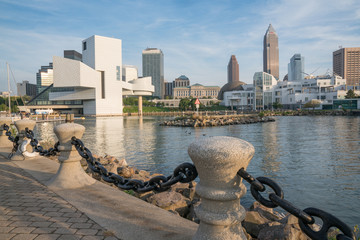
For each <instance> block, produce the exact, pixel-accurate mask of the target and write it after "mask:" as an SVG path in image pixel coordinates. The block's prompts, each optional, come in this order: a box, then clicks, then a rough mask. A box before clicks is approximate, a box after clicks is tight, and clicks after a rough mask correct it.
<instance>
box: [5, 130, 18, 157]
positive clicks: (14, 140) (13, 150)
mask: <svg viewBox="0 0 360 240" xmlns="http://www.w3.org/2000/svg"><path fill="white" fill-rule="evenodd" d="M3 128H4V130H5V131H6V133H5V134H6V136H8V139H9V140H10V141H11V142H12V143H13V148H12V150H11V153H9V155H8V159H10V158H11V157H12V156H13V155H14V154H15V153H16V151H17V150H18V148H19V136H15V137H14V136H12V135H11V131H10V126H8V125H6V124H3Z"/></svg>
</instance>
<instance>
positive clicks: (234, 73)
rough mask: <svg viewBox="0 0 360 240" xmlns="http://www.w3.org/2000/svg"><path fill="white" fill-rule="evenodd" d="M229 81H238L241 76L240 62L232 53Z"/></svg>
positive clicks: (229, 65)
mask: <svg viewBox="0 0 360 240" xmlns="http://www.w3.org/2000/svg"><path fill="white" fill-rule="evenodd" d="M227 69H228V74H227V75H228V83H232V82H238V81H239V80H240V78H239V64H238V62H237V60H236V57H235V55H231V57H230V61H229V64H228V67H227Z"/></svg>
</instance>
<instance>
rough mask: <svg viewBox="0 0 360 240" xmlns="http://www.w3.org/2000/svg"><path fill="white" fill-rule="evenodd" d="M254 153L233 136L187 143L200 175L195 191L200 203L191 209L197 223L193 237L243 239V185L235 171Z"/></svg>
mask: <svg viewBox="0 0 360 240" xmlns="http://www.w3.org/2000/svg"><path fill="white" fill-rule="evenodd" d="M254 152H255V149H254V147H253V146H252V145H251V144H250V143H248V142H246V141H243V140H241V139H238V138H233V137H210V138H203V139H201V140H197V141H195V142H193V143H192V144H191V145H190V146H189V149H188V153H189V156H190V158H191V159H192V161H193V162H194V164H195V166H196V169H197V171H198V174H199V178H200V182H199V184H197V186H196V193H197V194H198V195H199V196H200V198H201V204H200V205H199V207H198V208H196V209H195V213H196V215H197V217H198V218H199V219H200V224H199V227H198V230H197V232H196V233H195V235H194V237H193V239H194V240H200V239H201V240H205V239H206V240H220V239H221V240H225V239H226V240H232V239H236V240H238V239H246V236H245V234H244V232H243V230H242V226H241V221H242V220H244V218H245V209H244V207H243V206H241V205H240V198H241V197H242V196H243V195H244V194H245V193H246V188H245V186H244V184H243V183H242V182H241V178H240V177H239V176H238V175H237V172H238V171H239V170H240V169H241V168H244V169H246V167H247V166H248V164H249V162H250V160H251V158H252V157H253V155H254Z"/></svg>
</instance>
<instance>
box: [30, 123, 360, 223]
mask: <svg viewBox="0 0 360 240" xmlns="http://www.w3.org/2000/svg"><path fill="white" fill-rule="evenodd" d="M166 119H168V118H166V117H152V116H146V117H142V118H139V117H97V118H86V119H84V120H76V121H75V122H76V123H79V124H82V125H84V126H85V127H86V131H85V133H84V136H83V141H84V143H85V145H86V146H87V147H88V148H89V149H90V150H91V151H92V152H93V153H96V154H98V155H101V156H104V155H112V156H115V157H116V158H118V159H122V158H125V159H126V161H127V162H128V164H129V165H131V166H135V167H137V168H138V169H142V170H148V171H151V172H152V173H162V174H164V175H169V174H171V173H172V171H173V170H174V168H175V167H176V166H177V165H179V164H180V163H183V162H191V159H190V158H189V156H188V154H187V148H188V146H189V145H190V144H191V143H192V142H193V141H196V140H197V139H200V138H207V137H211V136H231V137H236V138H240V139H243V140H245V141H248V142H250V143H251V144H253V145H254V147H255V155H254V158H253V159H252V160H251V162H250V165H249V167H248V169H247V171H248V172H249V173H250V174H252V175H253V176H255V177H257V176H266V177H270V178H272V179H274V180H275V181H277V182H278V183H279V185H280V186H281V187H282V188H283V191H284V194H285V199H286V200H288V201H290V202H292V203H294V204H295V205H296V206H298V207H299V208H301V209H305V208H307V207H316V208H320V209H322V210H324V211H327V212H329V213H331V214H333V215H335V216H337V217H338V218H340V219H341V220H342V221H344V222H345V223H347V224H349V225H350V226H355V225H357V224H360V210H359V207H360V117H345V116H302V117H293V116H289V117H285V116H284V117H276V121H275V122H267V123H256V124H247V125H231V126H221V127H208V128H196V129H194V128H183V127H165V126H159V123H160V122H162V121H164V120H166ZM56 124H59V123H56V122H51V123H38V124H37V125H36V128H35V131H34V132H35V133H36V137H37V138H38V139H39V140H46V141H57V140H56V137H55V135H54V133H53V127H54V126H55V125H56ZM245 185H247V186H248V184H247V183H245ZM253 201H254V200H253V198H252V196H251V193H250V191H249V188H248V192H247V194H246V196H245V197H243V198H242V199H241V203H242V205H244V206H245V207H249V206H250V205H251V203H252V202H253Z"/></svg>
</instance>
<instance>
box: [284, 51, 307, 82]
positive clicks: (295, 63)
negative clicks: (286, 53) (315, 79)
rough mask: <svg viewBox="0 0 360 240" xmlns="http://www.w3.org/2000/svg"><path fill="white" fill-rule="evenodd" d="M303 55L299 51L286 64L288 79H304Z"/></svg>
mask: <svg viewBox="0 0 360 240" xmlns="http://www.w3.org/2000/svg"><path fill="white" fill-rule="evenodd" d="M304 61H305V60H304V57H302V56H301V54H300V53H297V54H294V56H292V58H291V59H290V63H289V64H288V81H301V80H302V79H304Z"/></svg>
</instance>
